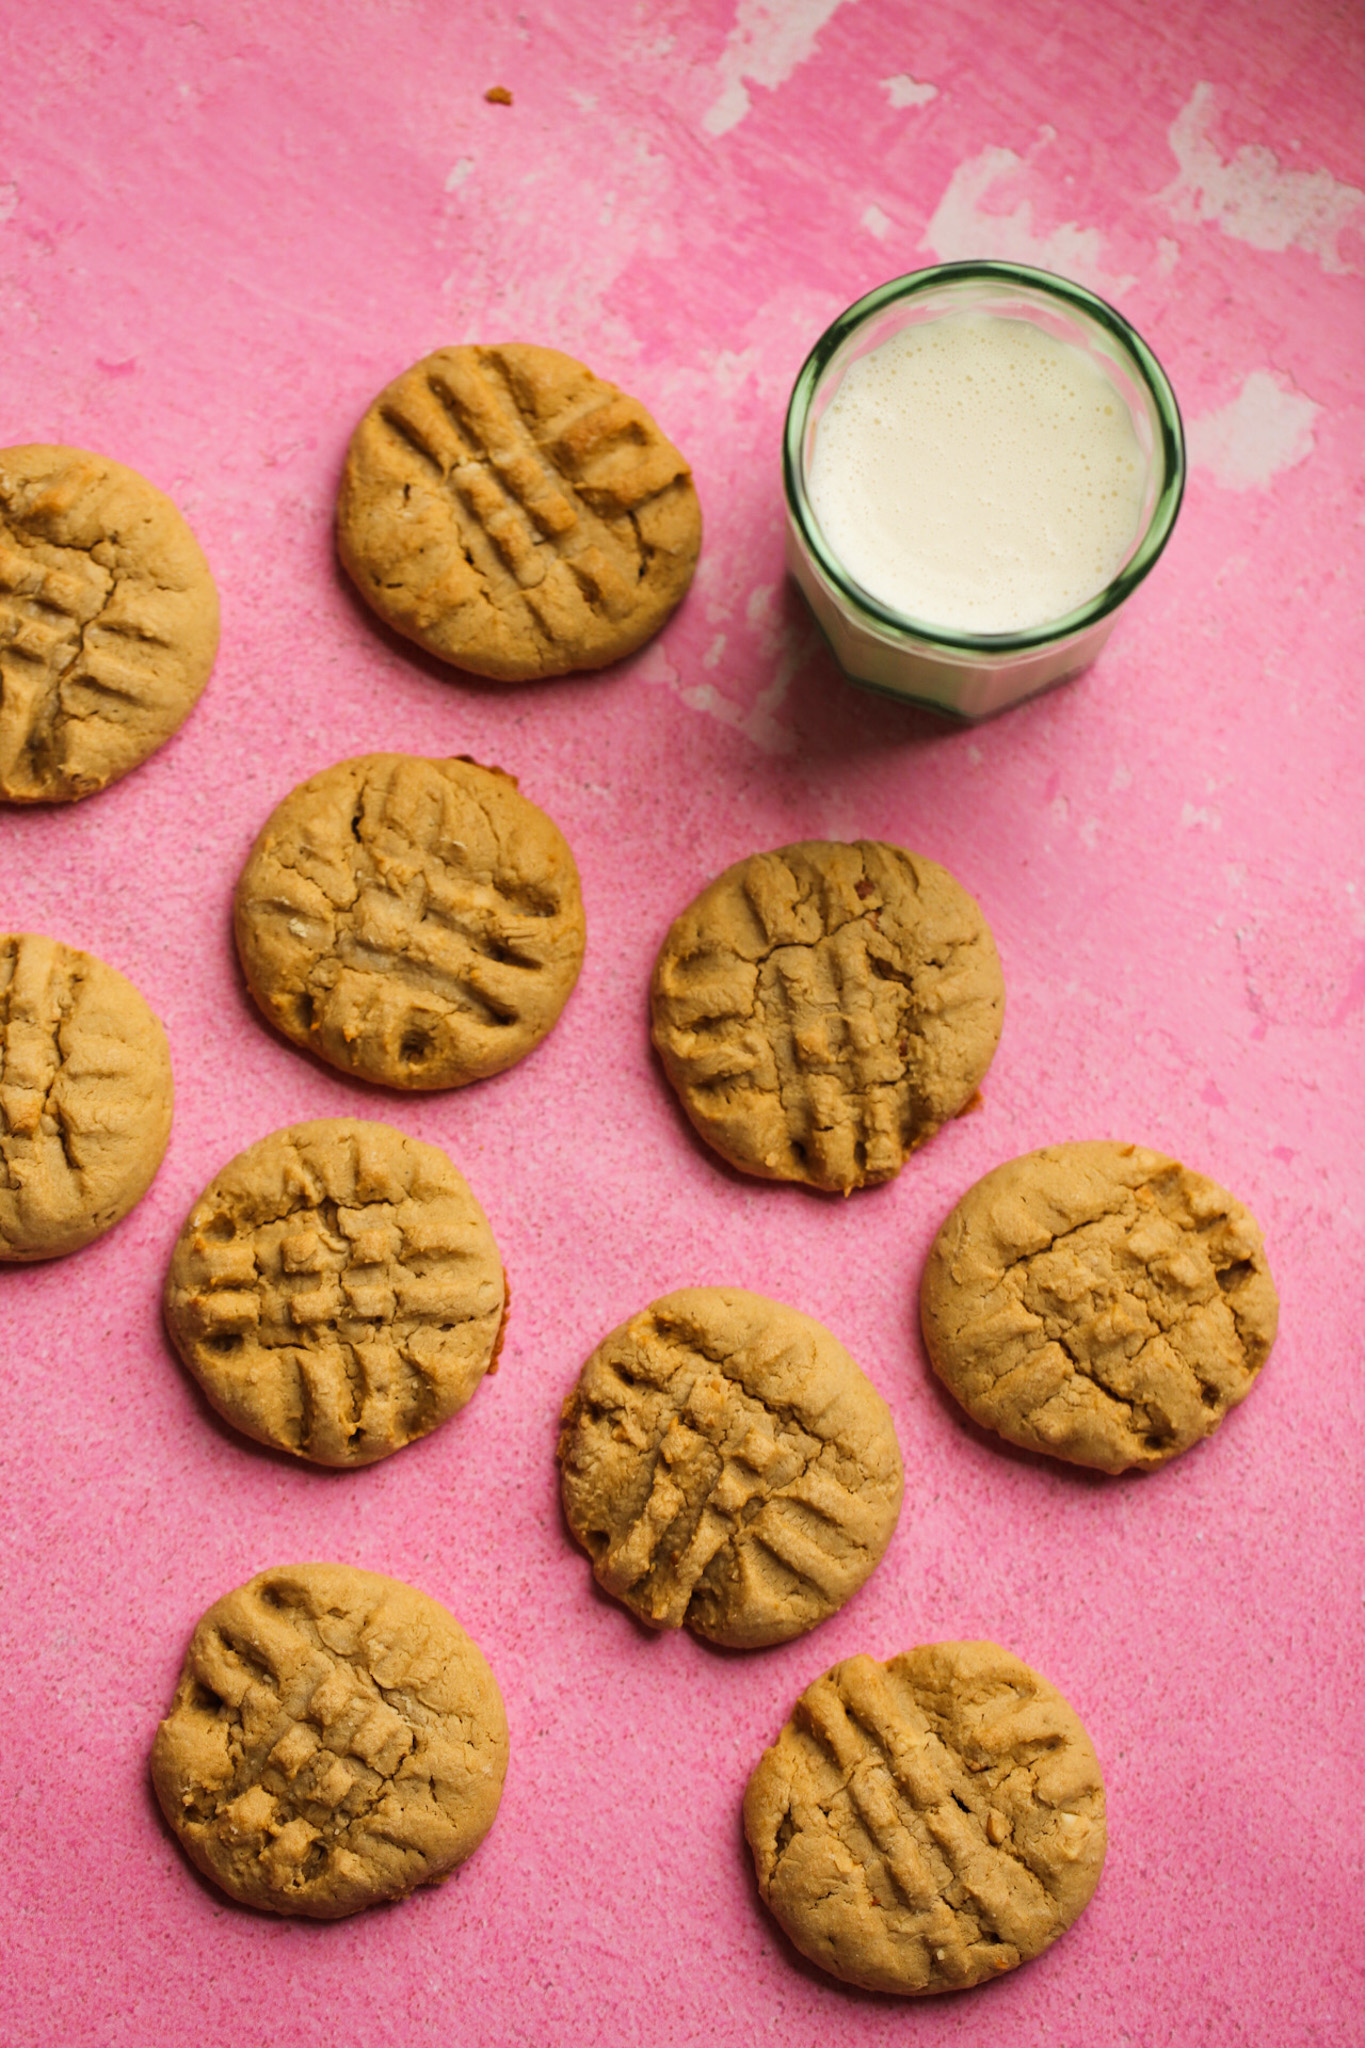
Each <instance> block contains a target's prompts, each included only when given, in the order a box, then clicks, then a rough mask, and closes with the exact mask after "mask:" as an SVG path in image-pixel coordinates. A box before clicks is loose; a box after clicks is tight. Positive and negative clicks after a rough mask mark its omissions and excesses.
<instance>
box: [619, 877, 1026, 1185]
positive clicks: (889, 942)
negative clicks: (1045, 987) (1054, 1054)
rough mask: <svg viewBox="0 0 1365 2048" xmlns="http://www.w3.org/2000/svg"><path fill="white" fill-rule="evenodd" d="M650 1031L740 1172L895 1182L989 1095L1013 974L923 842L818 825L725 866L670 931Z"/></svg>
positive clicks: (692, 1109)
mask: <svg viewBox="0 0 1365 2048" xmlns="http://www.w3.org/2000/svg"><path fill="white" fill-rule="evenodd" d="M652 1003H653V1017H654V1043H655V1045H656V1046H657V1047H658V1050H659V1055H660V1058H661V1059H662V1060H663V1063H664V1068H665V1070H666V1072H667V1074H668V1078H669V1080H670V1081H671V1082H672V1083H673V1086H674V1087H675V1088H676V1089H677V1091H678V1094H679V1096H680V1097H681V1099H682V1105H683V1108H684V1109H685V1110H686V1111H687V1114H688V1116H689V1117H690V1118H691V1120H692V1122H693V1124H695V1126H696V1128H697V1130H698V1131H699V1132H700V1133H701V1135H702V1137H703V1138H705V1139H706V1141H707V1143H708V1144H709V1145H712V1146H714V1148H715V1150H716V1151H717V1152H719V1153H720V1155H721V1157H722V1158H723V1159H728V1160H729V1162H730V1164H731V1165H732V1166H737V1167H739V1168H740V1170H741V1171H742V1172H744V1173H756V1174H761V1175H762V1176H763V1177H764V1178H765V1179H767V1180H794V1181H804V1182H805V1184H806V1186H807V1187H813V1188H827V1189H832V1190H836V1191H838V1192H839V1193H841V1194H848V1193H849V1192H850V1190H851V1189H853V1188H861V1187H869V1186H871V1185H872V1184H873V1183H875V1182H877V1181H885V1180H891V1179H893V1178H894V1177H895V1175H896V1174H898V1173H899V1172H900V1170H901V1168H902V1166H903V1165H904V1164H905V1161H906V1157H907V1155H908V1154H909V1153H911V1152H913V1151H914V1150H915V1148H916V1146H918V1145H922V1144H923V1143H924V1141H925V1139H926V1138H931V1137H932V1136H933V1134H934V1132H935V1131H936V1130H937V1129H938V1128H939V1126H940V1125H941V1124H943V1123H946V1122H947V1120H948V1119H949V1117H954V1116H957V1115H958V1114H959V1112H960V1111H961V1110H963V1109H965V1108H966V1107H967V1106H968V1105H969V1104H970V1102H971V1101H972V1098H973V1097H974V1095H975V1094H976V1089H977V1084H978V1083H979V1082H980V1080H981V1078H982V1076H983V1075H984V1073H985V1071H986V1069H987V1067H988V1066H989V1065H990V1063H991V1057H992V1055H993V1054H994V1052H995V1048H996V1043H997V1041H998V1040H999V1037H1000V1026H1001V1022H1002V1019H1003V1017H1004V1010H1005V985H1004V982H1003V980H1002V978H1001V974H1000V961H999V958H998V956H997V954H996V950H995V942H994V940H993V939H992V937H991V934H990V931H989V929H988V928H987V925H986V921H985V919H984V918H983V917H982V915H981V912H980V910H979V909H978V908H977V906H976V904H975V903H974V902H973V900H972V898H971V897H970V896H969V895H968V894H967V891H966V890H965V889H964V888H963V887H962V885H961V883H960V882H957V881H955V880H954V878H953V877H952V876H951V875H950V874H948V873H947V871H946V870H945V869H943V868H941V867H939V866H937V864H936V863H935V862H934V861H931V860H926V859H925V858H924V856H923V855H922V854H918V853H907V852H906V851H905V850H904V848H903V847H899V846H887V845H884V844H883V843H882V842H881V841H879V840H875V839H859V840H857V841H856V842H855V843H854V844H853V845H851V846H845V845H840V844H839V843H837V842H835V841H832V840H825V839H808V840H804V841H802V842H801V843H800V844H799V845H796V846H780V847H778V849H777V851H776V852H775V853H756V854H753V855H751V856H750V858H749V859H748V860H742V861H738V862H736V864H735V865H734V867H730V868H727V869H726V870H725V872H724V874H722V875H719V876H718V877H717V878H716V880H715V881H714V882H712V883H711V884H710V885H709V887H707V888H705V889H703V890H702V893H701V895H700V896H698V897H697V899H696V901H695V902H694V903H692V904H691V905H689V907H688V908H687V909H686V910H685V911H684V912H683V914H682V916H681V917H680V918H678V920H677V921H676V923H675V924H674V925H673V928H672V930H671V931H670V932H669V934H668V937H667V938H666V939H665V940H664V944H663V949H662V951H661V952H660V954H659V958H658V961H657V963H656V965H655V968H654V981H653V988H652Z"/></svg>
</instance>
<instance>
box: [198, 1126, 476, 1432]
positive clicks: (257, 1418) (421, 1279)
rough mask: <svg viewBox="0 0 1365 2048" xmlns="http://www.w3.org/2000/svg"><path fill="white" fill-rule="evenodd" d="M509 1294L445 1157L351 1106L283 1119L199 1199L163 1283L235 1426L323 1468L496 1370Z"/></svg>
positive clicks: (461, 1400) (203, 1378) (412, 1424)
mask: <svg viewBox="0 0 1365 2048" xmlns="http://www.w3.org/2000/svg"><path fill="white" fill-rule="evenodd" d="M506 1302H507V1292H506V1285H505V1282H504V1278H503V1271H502V1262H501V1260H500V1259H499V1257H498V1248H497V1246H496V1245H495V1244H494V1242H493V1233H492V1231H491V1230H490V1229H489V1227H488V1219H487V1217H486V1216H485V1215H484V1213H483V1210H482V1209H481V1208H480V1207H479V1205H478V1203H477V1202H476V1201H475V1199H474V1197H473V1195H472V1194H471V1193H470V1191H469V1188H468V1187H467V1185H466V1184H465V1181H464V1180H463V1178H462V1177H461V1175H460V1174H458V1173H457V1172H456V1171H455V1168H454V1167H453V1166H452V1165H451V1163H450V1161H449V1160H448V1159H447V1158H446V1155H445V1153H444V1152H441V1151H438V1149H437V1148H436V1146H435V1145H424V1144H422V1143H421V1141H420V1140H419V1139H417V1138H410V1137H407V1136H405V1134H404V1133H403V1132H402V1131H396V1130H394V1129H393V1128H392V1127H391V1126H390V1125H389V1124H381V1123H368V1122H361V1121H359V1120H358V1119H354V1118H345V1117H338V1118H334V1119H328V1120H325V1121H322V1122H319V1123H309V1124H294V1125H292V1126H291V1127H290V1128H289V1129H288V1130H283V1131H275V1132H274V1133H273V1134H272V1135H271V1136H270V1137H268V1138H262V1139H261V1140H260V1141H259V1143H257V1144H255V1145H251V1146H249V1147H248V1148H247V1150H246V1151H245V1152H242V1153H239V1154H238V1156H237V1158H236V1159H234V1160H233V1161H232V1162H231V1164H230V1165H228V1166H225V1167H224V1168H223V1171H222V1172H221V1173H220V1174H219V1175H218V1177H217V1179H216V1180H214V1181H213V1182H212V1184H211V1185H210V1186H209V1187H208V1188H207V1189H206V1190H205V1191H204V1193H203V1194H202V1195H201V1196H200V1198H199V1200H198V1201H197V1202H196V1203H195V1205H194V1207H193V1209H192V1210H191V1211H190V1214H189V1219H188V1221H187V1222H186V1224H185V1227H184V1229H183V1230H182V1231H181V1233H180V1237H179V1240H178V1242H177V1244H176V1247H175V1252H174V1255H173V1256H172V1259H171V1269H170V1273H169V1275H168V1277H167V1281H166V1322H167V1326H168V1327H169V1329H170V1333H171V1336H172V1338H173V1339H174V1341H175V1346H176V1349H177V1350H178V1351H179V1353H180V1355H181V1357H182V1358H183V1359H184V1361H185V1363H186V1365H187V1366H188V1367H189V1369H190V1371H191V1372H192V1373H193V1374H194V1376H195V1378H196V1379H197V1380H198V1381H199V1384H200V1385H201V1387H202V1388H203V1389H204V1392H205V1394H206V1395H207V1396H208V1398H209V1400H210V1401H211V1402H212V1403H213V1405H214V1407H215V1408H216V1409H217V1410H218V1412H219V1414H220V1415H223V1416H225V1417H226V1418H227V1420H228V1421H229V1422H231V1423H233V1424H234V1425H235V1427H236V1428H238V1429H240V1430H242V1431H244V1432H245V1434H246V1435H247V1436H250V1437H255V1438H256V1440H257V1442H258V1443H264V1444H273V1445H274V1446H275V1448H276V1449H277V1450H281V1451H291V1452H293V1454H294V1455H295V1456H296V1457H300V1458H311V1459H312V1460H313V1461H314V1463H315V1464H319V1465H370V1464H373V1463H374V1461H375V1460H376V1459H377V1458H386V1457H387V1456H388V1455H389V1453H390V1452H391V1451H397V1450H400V1449H401V1448H402V1446H403V1445H404V1444H410V1443H412V1442H413V1441H414V1439H415V1438H417V1437H419V1436H425V1435H426V1434H427V1432H428V1430H432V1429H435V1428H436V1426H437V1424H438V1423H442V1422H444V1421H445V1420H446V1419H447V1417H449V1416H451V1415H453V1414H455V1412H456V1410H457V1409H460V1408H463V1407H464V1405H465V1402H466V1401H468V1399H469V1398H470V1396H471V1394H472V1393H473V1392H474V1390H475V1388H476V1387H477V1386H478V1384H479V1381H480V1380H481V1379H482V1378H483V1376H484V1374H485V1373H486V1372H493V1371H496V1369H497V1354H498V1350H499V1347H500V1346H501V1342H502V1331H503V1321H504V1317H505V1314H506Z"/></svg>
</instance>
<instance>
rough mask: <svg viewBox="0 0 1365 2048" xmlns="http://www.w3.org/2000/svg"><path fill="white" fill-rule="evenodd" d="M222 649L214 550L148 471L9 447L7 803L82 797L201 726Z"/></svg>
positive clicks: (4, 571) (5, 519)
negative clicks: (196, 712) (205, 693)
mask: <svg viewBox="0 0 1365 2048" xmlns="http://www.w3.org/2000/svg"><path fill="white" fill-rule="evenodd" d="M217 648H218V593H217V591H216V590H215V588H214V584H213V578H212V576H211V575H210V574H209V566H208V563H207V562H206V561H205V560H204V557H203V554H202V553H201V551H200V548H199V544H198V542H197V541H196V540H195V538H194V536H193V534H192V533H191V532H190V530H189V528H188V526H187V525H186V524H185V521H184V519H183V518H182V517H181V515H180V513H179V512H178V511H177V509H176V507H175V506H174V505H173V504H172V503H171V501H170V499H169V498H167V497H165V496H164V495H163V493H162V492H160V491H158V490H157V489H156V488H155V487H154V486H153V485H152V484H149V483H148V482H147V480H146V478H145V477H141V476H139V475H138V473H137V471H136V470H132V469H125V468H124V466H123V464H122V463H119V462H112V461H110V459H109V458H108V456H105V455H90V454H87V453H86V452H85V451H84V450H83V449H80V448H54V447H44V446H32V447H23V448H5V449H0V798H3V799H6V800H8V801H9V802H10V803H54V802H70V801H71V800H72V799H74V798H76V797H82V796H90V795H91V794H93V792H94V791H95V790H99V789H103V788H104V787H105V785H106V784H107V783H110V782H114V781H117V779H118V777H119V776H121V775H126V774H127V773H128V771H129V770H130V769H132V768H136V767H137V766H138V764H139V762H141V761H145V760H146V758H147V756H148V755H149V754H150V753H152V752H154V750H155V749H156V748H157V747H159V746H160V745H161V744H162V742H163V740H167V739H169V738H170V736H171V734H172V733H173V732H174V731H175V730H176V729H177V727H178V726H179V725H180V724H181V723H182V721H183V720H184V719H185V718H186V716H187V715H188V713H189V712H190V710H191V709H192V707H193V705H194V703H195V701H196V699H197V698H198V696H199V693H200V691H201V690H202V689H203V687H204V684H205V682H206V681H207V679H208V673H209V670H210V669H211V668H212V666H213V657H214V655H215V653H216V652H217Z"/></svg>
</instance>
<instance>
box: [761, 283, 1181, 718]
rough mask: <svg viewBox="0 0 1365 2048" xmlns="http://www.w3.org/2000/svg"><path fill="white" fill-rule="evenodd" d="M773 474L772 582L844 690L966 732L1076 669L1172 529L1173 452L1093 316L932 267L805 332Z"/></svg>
mask: <svg viewBox="0 0 1365 2048" xmlns="http://www.w3.org/2000/svg"><path fill="white" fill-rule="evenodd" d="M783 467H784V473H785V482H786V496H787V560H788V566H789V567H790V569H791V571H792V574H793V575H794V576H795V578H796V580H797V582H798V583H799V584H800V586H801V588H802V590H803V591H804V592H805V595H806V597H807V599H808V600H809V602H810V605H811V609H812V610H813V611H814V613H815V616H816V618H817V620H818V621H819V623H820V626H821V627H822V629H823V631H824V633H825V636H826V638H827V639H828V641H829V643H830V646H831V648H832V649H833V652H834V656H835V659H836V660H837V661H838V663H839V665H840V667H841V668H842V669H843V670H844V672H845V674H846V675H848V676H849V677H850V678H851V679H852V680H853V681H854V682H857V683H861V684H864V685H865V686H866V687H867V688H869V689H873V690H881V691H884V692H887V693H888V694H890V695H891V696H895V697H906V698H909V699H910V700H911V701H913V702H915V703H918V704H927V705H930V706H932V707H933V709H935V710H937V711H945V712H949V713H952V714H954V715H956V716H957V717H959V718H966V719H977V718H989V717H990V716H991V714H992V713H993V712H996V711H1001V710H1003V709H1004V708H1005V706H1006V705H1009V704H1017V703H1018V702H1019V701H1020V700H1021V699H1022V698H1024V697H1031V696H1033V695H1034V694H1035V693H1036V692H1037V691H1039V690H1045V689H1048V688H1050V686H1051V685H1052V684H1053V683H1060V682H1063V681H1065V680H1066V678H1067V677H1068V676H1073V675H1075V674H1076V673H1077V671H1078V670H1080V669H1082V668H1084V667H1085V666H1086V665H1087V663H1088V662H1090V661H1092V660H1093V659H1094V657H1095V655H1096V654H1097V653H1098V652H1099V650H1100V648H1101V647H1102V646H1103V644H1104V642H1105V640H1106V639H1107V638H1108V637H1109V633H1110V631H1111V630H1112V628H1113V624H1114V620H1115V618H1116V617H1117V615H1118V612H1119V608H1120V607H1121V606H1122V605H1123V604H1124V602H1125V601H1126V600H1127V598H1128V597H1129V596H1130V595H1131V594H1132V592H1133V591H1134V590H1135V589H1136V588H1137V586H1138V584H1139V583H1141V581H1142V579H1143V577H1144V576H1145V575H1146V574H1147V571H1148V570H1149V569H1150V568H1151V566H1152V564H1153V562H1155V560H1156V558H1157V556H1158V555H1159V554H1160V553H1161V550H1162V548H1163V547H1164V546H1165V544H1166V541H1167V538H1168V536H1169V534H1170V531H1171V528H1172V526H1173V525H1174V523H1175V516H1176V513H1177V511H1178V510H1179V506H1180V498H1181V493H1182V491H1183V489H1184V484H1185V443H1184V435H1183V433H1182V431H1181V425H1180V411H1179V408H1178V407H1177V405H1176V402H1175V396H1174V393H1173V392H1172V390H1171V387H1170V385H1169V383H1168V382H1167V380H1166V376H1165V373H1164V372H1163V370H1162V368H1161V365H1160V364H1159V363H1158V362H1157V360H1156V357H1155V356H1154V355H1153V354H1152V352H1151V350H1150V349H1149V348H1148V347H1147V345H1146V343H1145V342H1144V341H1143V340H1142V338H1141V336H1140V335H1138V334H1136V333H1135V332H1134V331H1133V329H1132V328H1131V327H1130V326H1129V325H1128V322H1127V321H1126V320H1125V319H1124V318H1123V317H1122V315H1121V314H1119V313H1116V312H1115V311H1114V308H1113V307H1112V306H1109V305H1106V304H1105V302H1104V300H1103V299H1099V298H1096V297H1095V295H1094V293H1093V292H1088V291H1086V290H1085V289H1084V288H1083V287H1082V286H1081V285H1078V284H1072V283H1070V282H1069V281H1068V280H1067V279H1065V278H1061V277H1053V276H1051V275H1050V274H1049V273H1048V272H1047V271H1043V270H1029V269H1026V268H1024V267H1023V266H1022V265H1019V264H1012V263H984V262H983V263H948V264H942V265H939V266H937V267H935V268H933V269H929V270H919V271H915V272H913V273H912V274H911V275H910V276H909V277H899V278H894V279H892V281H891V283H889V284H884V285H882V286H880V287H879V288H878V290H876V291H874V292H869V293H868V294H867V296H866V298H862V299H859V300H858V302H857V304H856V305H853V306H850V307H849V309H848V311H847V312H846V313H844V314H842V315H841V316H840V317H839V319H838V320H836V321H835V323H834V325H833V326H832V327H831V328H830V329H829V330H828V332H827V333H825V334H823V335H821V337H820V339H819V341H818V342H817V343H816V344H815V347H814V348H813V349H812V350H811V353H810V355H809V356H808V357H807V359H806V362H805V364H804V366H803V368H802V370H801V374H800V376H799V377H798V378H797V380H796V388H795V390H794V391H793V393H792V398H791V404H790V406H789V407H788V409H787V425H786V436H785V444H784V451H783Z"/></svg>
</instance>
